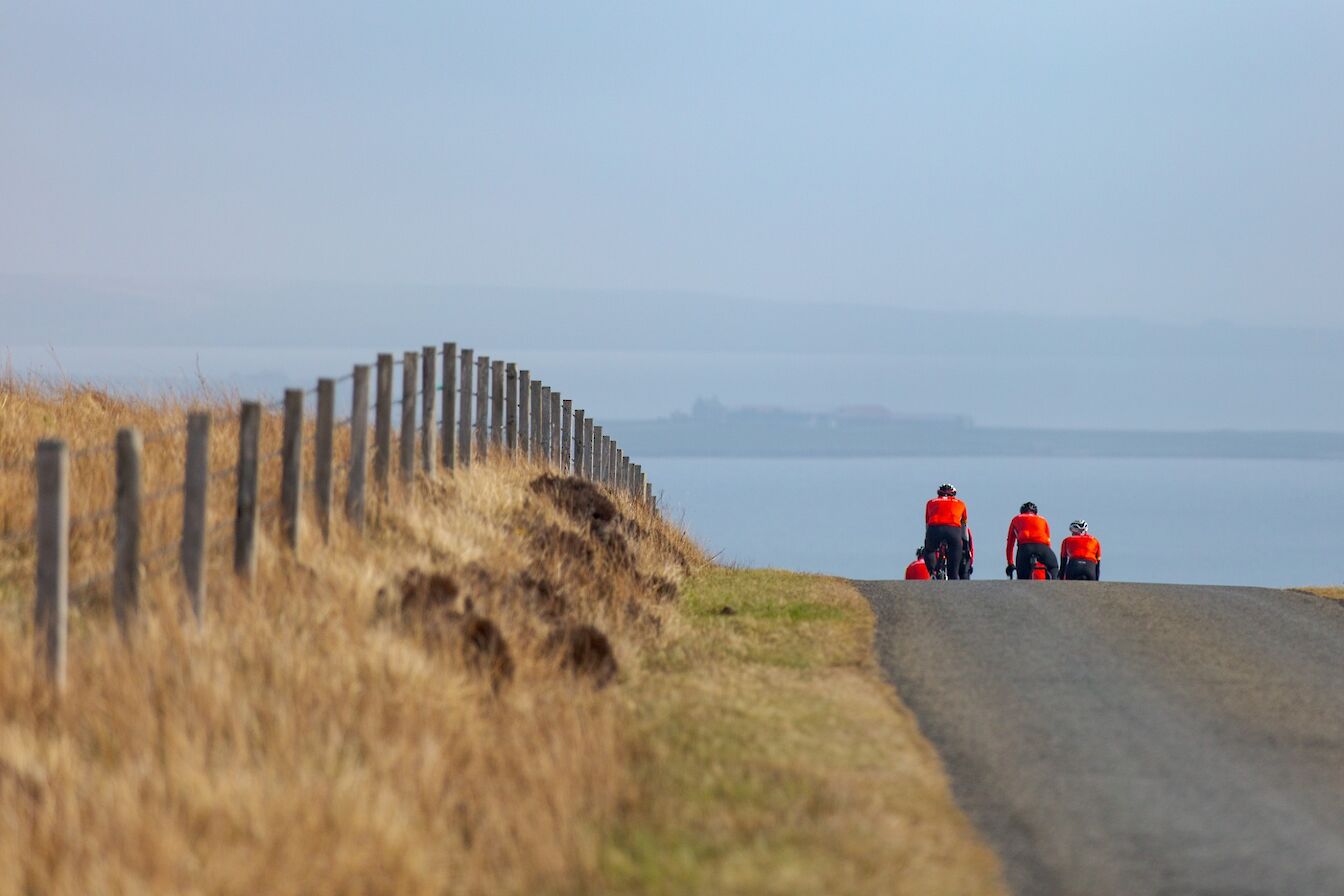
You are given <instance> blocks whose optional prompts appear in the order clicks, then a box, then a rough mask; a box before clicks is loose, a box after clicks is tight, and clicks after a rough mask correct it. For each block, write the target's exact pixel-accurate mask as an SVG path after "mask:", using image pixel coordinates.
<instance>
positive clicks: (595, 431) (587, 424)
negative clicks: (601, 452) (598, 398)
mask: <svg viewBox="0 0 1344 896" xmlns="http://www.w3.org/2000/svg"><path fill="white" fill-rule="evenodd" d="M601 438H602V427H600V426H597V425H596V424H594V423H593V418H592V417H587V418H585V419H584V421H583V477H584V478H585V479H590V480H591V479H592V478H593V464H594V463H595V462H596V461H597V449H598V447H599V446H598V442H599V440H600V439H601Z"/></svg>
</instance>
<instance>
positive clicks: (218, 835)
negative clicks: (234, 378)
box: [0, 381, 996, 896]
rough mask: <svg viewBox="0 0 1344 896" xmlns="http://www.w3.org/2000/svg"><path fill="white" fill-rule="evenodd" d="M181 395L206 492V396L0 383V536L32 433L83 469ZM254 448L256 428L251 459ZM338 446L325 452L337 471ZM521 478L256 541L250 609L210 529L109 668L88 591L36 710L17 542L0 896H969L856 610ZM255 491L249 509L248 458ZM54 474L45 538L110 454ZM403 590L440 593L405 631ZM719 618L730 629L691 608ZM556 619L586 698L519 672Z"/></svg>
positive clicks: (171, 524)
mask: <svg viewBox="0 0 1344 896" xmlns="http://www.w3.org/2000/svg"><path fill="white" fill-rule="evenodd" d="M197 404H203V405H204V406H206V407H208V408H210V409H213V410H217V411H219V412H220V415H219V416H220V419H219V421H218V423H217V425H216V427H215V430H214V437H213V439H212V467H217V468H221V469H224V468H227V467H228V466H229V465H230V464H232V463H233V461H234V453H235V451H236V438H237V434H236V429H235V428H233V426H232V424H231V422H230V420H229V419H228V418H229V416H230V414H231V412H232V408H233V403H232V401H231V400H229V398H228V397H227V396H223V397H214V398H208V399H206V400H204V401H203V402H202V401H196V400H191V399H180V400H176V399H175V400H169V401H164V402H158V403H143V402H133V401H122V400H117V399H112V398H109V397H108V396H106V395H102V394H101V393H98V392H96V391H93V390H87V389H81V388H76V387H68V388H63V389H56V390H53V389H47V388H44V387H41V386H39V385H36V384H31V383H21V382H13V381H10V382H8V383H4V382H0V469H3V468H4V467H6V466H14V465H18V466H19V467H20V469H19V470H17V471H15V472H8V473H0V535H2V534H3V533H4V532H7V531H22V530H23V528H24V527H25V526H27V525H28V523H29V520H30V519H31V504H32V492H31V475H30V474H29V473H28V472H27V471H25V470H23V469H22V466H23V463H24V462H25V461H27V460H28V459H29V458H30V457H31V453H32V445H33V443H34V441H35V440H36V439H38V438H40V437H42V436H45V435H52V434H71V433H77V434H79V436H80V440H79V441H77V442H76V443H75V444H74V445H73V446H72V447H74V448H76V449H86V448H95V449H96V448H97V447H98V446H100V445H106V444H108V443H109V442H110V440H111V437H112V433H113V431H114V430H115V428H116V427H118V426H123V425H130V424H134V425H137V426H139V427H141V428H142V429H144V430H145V431H147V432H155V431H159V430H163V429H171V428H175V427H176V426H178V425H179V424H180V423H181V418H182V415H183V413H184V411H185V409H186V408H187V407H188V406H189V405H197ZM278 441H279V423H278V420H277V419H276V418H275V417H274V416H268V417H267V421H266V432H265V435H264V440H263V446H262V452H263V454H265V453H267V452H268V451H271V450H273V449H274V448H275V447H276V446H278ZM347 450H348V441H346V440H345V439H338V442H337V462H338V467H339V464H340V463H341V462H343V460H344V457H345V456H346V452H347ZM181 454H182V439H181V437H180V436H177V435H174V436H170V437H167V438H164V439H161V440H159V441H156V442H153V443H152V444H151V445H150V446H149V447H147V449H146V459H145V469H146V483H145V490H146V492H150V493H153V492H155V491H156V490H158V489H162V488H163V487H165V486H169V485H172V484H173V483H175V482H178V481H180V478H181ZM393 456H394V457H395V456H396V452H395V451H394V453H393ZM542 472H543V471H541V470H539V469H538V468H536V467H534V466H531V465H527V464H514V463H496V464H492V465H488V466H475V467H472V468H471V469H470V470H466V471H458V472H457V473H456V474H455V475H453V476H451V477H447V476H444V477H440V478H439V479H437V480H435V481H434V482H432V483H420V484H418V485H417V486H415V487H414V488H411V489H408V490H402V489H401V488H400V487H398V486H394V488H393V494H392V497H391V500H390V501H388V502H386V503H377V502H374V504H375V509H374V512H373V514H372V516H371V520H370V525H369V530H368V532H367V534H366V536H364V537H360V536H358V535H357V534H356V533H354V532H352V531H350V530H349V529H348V528H347V527H346V526H345V525H344V524H343V523H342V522H341V521H340V518H339V514H338V515H337V521H336V523H335V525H334V528H333V531H332V534H331V539H330V543H329V544H324V543H323V541H322V539H321V538H320V537H319V535H318V533H317V532H316V529H315V527H314V525H313V524H312V522H313V521H312V520H311V518H309V519H308V520H306V522H305V529H304V533H305V534H304V537H303V543H302V545H301V550H300V553H299V556H298V557H297V558H295V557H293V556H291V555H290V554H289V553H288V552H287V551H284V550H282V549H280V548H279V547H278V545H277V544H276V543H275V542H274V541H273V540H272V539H273V538H274V537H275V523H274V519H273V518H272V519H269V520H268V522H267V524H266V526H265V527H264V531H263V535H262V539H261V543H260V550H259V569H258V579H257V582H256V586H255V588H254V589H253V590H252V591H251V592H249V591H247V590H246V589H244V588H243V587H242V586H240V585H239V584H238V583H237V582H236V581H235V580H234V579H233V577H232V575H231V574H230V572H229V558H228V556H227V540H228V538H227V536H228V532H227V530H225V531H224V532H223V533H222V535H221V537H216V538H215V539H214V540H213V541H212V551H211V554H210V566H209V575H208V581H209V585H208V596H207V612H206V621H205V624H204V626H202V627H200V628H198V627H197V626H196V625H195V624H194V623H191V622H190V621H188V620H186V619H184V614H183V609H182V595H181V589H180V587H179V585H178V582H177V580H176V577H175V575H174V574H173V572H172V565H173V563H174V562H175V560H174V558H173V556H172V555H171V552H170V553H169V554H168V555H167V558H166V561H165V562H164V563H161V564H159V566H158V567H156V569H158V570H159V571H158V572H157V573H156V574H154V575H151V576H150V577H149V578H148V579H147V586H146V599H145V606H144V608H143V610H142V612H141V614H140V618H139V619H138V620H137V625H136V627H135V630H134V633H133V638H132V640H131V643H130V644H129V646H128V645H127V644H126V643H124V642H123V641H122V639H121V637H120V635H119V634H118V632H117V629H116V626H115V624H114V623H113V621H112V619H111V614H110V612H109V610H108V608H107V594H106V587H105V586H104V585H96V586H95V587H93V588H91V589H87V590H85V591H84V592H82V593H80V594H79V595H78V600H77V602H76V603H75V605H74V606H73V607H72V611H71V632H70V668H69V683H68V687H67V690H66V692H65V694H64V696H62V697H59V698H58V697H56V696H54V695H52V694H51V693H49V692H48V691H47V689H46V688H45V687H44V686H43V683H42V682H40V681H39V680H37V679H36V678H35V668H34V663H33V657H32V632H31V622H30V616H31V599H32V552H31V545H30V544H24V543H19V544H13V543H0V896H7V894H10V893H14V894H19V893H25V894H26V893H53V894H65V893H69V894H76V893H79V894H83V893H100V892H158V893H201V894H233V893H259V892H265V893H280V894H286V893H292V894H300V893H324V894H327V893H398V894H403V893H404V894H417V893H445V892H452V893H589V892H617V893H622V892H668V893H673V892H723V893H731V892H740V893H756V892H767V893H768V892H790V893H792V892H800V893H807V892H816V893H821V892H827V893H832V892H868V891H871V890H877V889H880V890H883V891H895V892H910V893H931V894H937V893H967V894H972V893H982V892H996V890H995V886H996V884H995V881H996V877H995V874H996V871H995V866H994V862H993V859H992V857H991V856H989V855H988V853H987V852H986V850H985V849H984V847H982V846H981V845H980V844H979V843H978V841H977V840H976V838H975V836H974V834H973V832H972V831H971V830H970V828H969V826H968V825H967V823H966V822H965V820H964V819H963V818H962V817H961V815H960V814H959V813H958V812H957V811H956V809H955V807H954V806H953V805H952V803H951V800H950V796H949V795H948V789H947V785H946V782H945V781H944V779H943V777H942V774H941V772H940V770H939V768H938V765H937V761H936V758H935V757H934V756H933V754H932V751H931V749H930V748H929V746H928V745H927V743H926V742H924V741H923V740H922V739H921V738H920V737H919V735H918V732H917V731H916V729H915V726H914V723H913V720H912V719H911V718H910V716H909V714H908V712H906V711H905V710H904V709H903V708H902V707H901V705H900V704H899V702H898V701H897V700H896V698H895V696H894V695H893V694H892V693H891V691H890V689H889V688H887V687H885V686H884V685H883V684H882V683H881V681H880V679H879V678H878V676H877V674H876V671H875V668H874V664H873V660H872V654H871V638H872V618H871V614H869V613H868V612H867V609H866V606H865V605H864V604H863V602H862V600H861V598H859V597H858V595H856V594H855V593H854V592H852V590H849V589H848V588H847V587H845V586H843V585H841V584H839V583H836V582H833V581H830V580H820V579H814V578H805V577H798V576H787V575H784V574H777V573H730V572H727V571H722V570H714V569H711V568H708V566H707V563H706V561H705V558H704V556H703V554H702V553H701V552H700V550H699V549H698V548H697V547H696V546H695V545H694V544H693V543H692V542H691V541H690V540H689V539H688V538H687V537H686V535H685V533H683V532H682V531H680V530H679V529H677V528H675V527H673V526H670V525H668V524H667V523H666V522H665V521H663V520H662V519H661V518H659V517H657V516H656V515H654V514H651V513H649V512H648V511H647V510H646V509H645V508H644V507H642V506H641V505H638V504H636V503H634V502H631V501H629V500H627V499H626V498H624V497H623V496H619V495H611V494H610V493H607V497H608V498H609V499H611V500H613V501H614V502H615V504H616V510H617V515H616V517H615V519H614V520H612V521H611V522H610V523H609V524H602V525H593V524H590V523H588V522H586V521H584V520H583V519H580V518H579V517H576V516H575V515H574V514H572V513H568V512H566V511H565V510H564V508H563V507H562V506H561V502H557V501H556V500H555V499H554V498H553V497H552V496H551V495H550V492H548V490H547V489H545V488H542V489H540V490H538V489H537V488H535V487H534V484H535V482H536V480H537V478H538V476H539V475H540V474H541V473H542ZM263 479H264V481H265V482H266V492H265V493H264V494H263V501H265V500H268V499H269V498H271V497H273V496H274V493H275V491H276V481H277V480H278V467H277V466H276V465H275V464H274V462H271V466H269V467H264V468H263ZM73 480H74V481H73V485H72V515H74V516H80V515H83V514H87V513H89V512H91V511H94V510H96V509H97V508H99V507H100V506H102V505H104V504H106V503H108V502H109V501H110V500H111V495H112V490H113V481H112V480H113V473H112V459H111V457H110V456H108V455H106V454H97V455H90V456H88V457H86V458H84V459H81V460H78V461H76V463H75V465H74V470H73ZM232 488H233V485H232V483H231V481H229V480H228V479H227V478H225V479H221V481H219V482H217V483H215V485H214V486H212V492H211V511H210V512H211V518H212V521H221V520H223V521H227V520H228V519H230V517H231V514H232ZM590 497H591V495H587V494H586V493H583V492H580V493H579V494H578V498H579V499H581V500H586V499H588V498H590ZM340 498H341V494H340V491H339V490H338V493H337V503H338V506H339V501H340ZM180 513H181V509H180V504H178V503H176V501H175V500H174V498H173V497H171V496H170V497H166V498H162V499H160V500H159V501H158V502H156V503H154V504H153V505H151V506H150V507H149V508H148V509H147V512H146V521H145V523H146V528H147V530H148V534H147V535H146V540H145V545H144V547H145V551H146V552H150V551H153V550H154V549H155V548H156V547H157V546H159V545H161V544H164V545H168V546H170V547H171V545H172V543H173V539H174V538H175V537H176V532H177V527H178V526H179V525H180ZM110 541H111V526H110V522H108V521H98V522H96V523H93V524H85V525H82V526H80V527H77V528H76V530H75V532H74V533H73V534H72V554H73V556H74V560H73V565H74V569H73V571H72V580H74V581H78V580H79V579H81V578H87V577H90V576H96V575H98V574H99V573H100V572H101V571H103V570H105V569H106V568H107V566H108V564H109V563H110V557H111V551H110ZM412 570H420V571H423V572H425V573H432V574H438V575H440V576H442V577H443V578H442V579H441V580H440V585H439V586H436V587H438V588H439V593H438V595H437V598H435V597H434V596H433V595H431V594H430V592H429V591H425V592H423V593H419V595H418V596H419V597H420V598H421V599H422V603H421V605H420V609H419V610H418V611H417V612H416V613H413V614H408V613H407V612H406V611H405V610H404V609H403V591H402V588H403V585H405V583H406V581H407V574H408V572H410V571H412ZM152 571H153V570H151V572H152ZM423 581H424V580H423V578H422V580H421V584H423ZM443 582H451V586H452V587H451V588H447V589H445V587H444V586H443V585H442V583H443ZM676 585H680V586H681V587H682V589H683V595H682V598H681V599H680V600H679V601H673V600H669V597H670V592H672V591H673V590H674V588H673V586H676ZM412 590H414V589H412ZM432 590H433V589H430V591H432ZM468 599H469V600H470V601H471V604H472V607H471V610H470V611H469V612H468V609H467V604H466V601H467V600H468ZM435 600H438V601H439V603H440V604H441V605H435ZM725 603H727V604H731V605H732V606H733V607H734V608H735V609H736V615H734V616H722V617H721V616H718V615H715V613H716V611H717V610H718V609H719V608H720V606H721V605H723V604H725ZM426 604H428V606H426ZM481 618H485V619H488V620H490V621H491V622H492V623H493V624H494V625H495V626H497V629H498V633H499V634H500V636H501V637H502V639H503V642H504V644H506V645H507V650H508V654H509V658H510V660H511V661H512V663H513V672H512V677H511V679H509V680H507V681H505V680H503V679H501V678H498V677H493V678H492V676H491V674H490V671H491V670H492V669H493V670H494V671H498V665H494V666H492V665H490V664H488V663H487V664H485V665H484V666H482V665H481V664H479V663H478V662H476V660H479V659H480V657H481V653H480V651H479V650H478V649H477V647H479V645H478V644H476V642H475V641H473V640H472V638H471V637H470V635H469V632H470V631H471V629H470V628H469V627H468V625H467V621H468V620H470V619H475V620H477V621H478V622H479V620H480V619H481ZM579 625H592V626H595V627H596V628H598V629H600V630H601V632H603V633H604V634H605V635H606V637H608V638H609V639H610V643H611V645H612V648H613V651H614V657H615V660H616V661H617V662H618V664H619V667H620V670H621V671H620V674H619V677H618V678H617V679H616V683H615V685H614V686H611V687H606V688H604V689H603V688H598V687H597V686H596V685H595V684H594V682H593V679H592V677H591V676H588V675H586V674H584V673H583V671H582V669H580V672H578V673H575V672H573V671H572V670H571V669H568V668H566V666H565V664H564V658H565V657H564V654H563V653H561V654H557V653H556V652H555V651H554V650H553V649H551V645H552V643H553V641H552V638H553V636H554V634H555V633H556V632H557V631H573V630H574V628H575V626H579ZM473 645H476V647H473Z"/></svg>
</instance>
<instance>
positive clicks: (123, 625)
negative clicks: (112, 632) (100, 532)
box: [112, 429, 144, 637]
mask: <svg viewBox="0 0 1344 896" xmlns="http://www.w3.org/2000/svg"><path fill="white" fill-rule="evenodd" d="M143 450H144V439H142V438H141V437H140V431H139V430H138V429H120V430H117V503H116V508H117V509H116V514H117V540H116V555H115V560H114V566H113V571H112V612H113V613H114V615H115V616H116V617H117V626H118V628H120V629H121V633H122V635H123V636H126V637H129V636H130V632H131V620H132V619H134V618H135V615H136V613H137V612H138V611H139V609H140V498H141V494H142V492H141V487H140V456H141V453H142V452H143Z"/></svg>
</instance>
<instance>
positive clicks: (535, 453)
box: [527, 380, 546, 461]
mask: <svg viewBox="0 0 1344 896" xmlns="http://www.w3.org/2000/svg"><path fill="white" fill-rule="evenodd" d="M542 388H543V387H542V385H541V380H533V381H532V394H531V395H529V396H528V397H527V400H528V409H527V416H528V419H530V420H531V421H532V427H531V434H532V444H530V445H528V446H527V453H528V456H529V457H531V458H532V459H533V460H535V461H539V460H542V456H541V433H542V431H543V428H544V427H545V425H546V421H545V420H543V419H541V390H542Z"/></svg>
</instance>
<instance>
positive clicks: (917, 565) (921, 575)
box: [905, 560, 929, 580]
mask: <svg viewBox="0 0 1344 896" xmlns="http://www.w3.org/2000/svg"><path fill="white" fill-rule="evenodd" d="M905 577H906V578H907V579H911V580H913V579H927V578H929V568H928V567H927V566H925V565H924V561H923V560H916V561H915V562H914V563H911V564H910V565H909V566H907V567H906V568H905Z"/></svg>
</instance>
